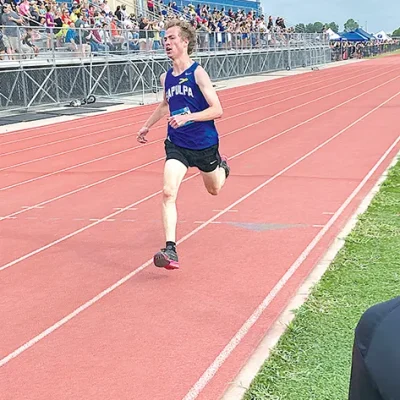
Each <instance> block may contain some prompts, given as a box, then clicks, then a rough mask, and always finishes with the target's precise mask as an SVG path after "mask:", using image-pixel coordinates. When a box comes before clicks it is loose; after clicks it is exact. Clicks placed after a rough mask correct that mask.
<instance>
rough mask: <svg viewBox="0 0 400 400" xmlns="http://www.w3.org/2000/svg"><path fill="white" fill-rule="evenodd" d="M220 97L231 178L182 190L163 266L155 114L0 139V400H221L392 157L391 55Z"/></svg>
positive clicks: (160, 133) (396, 65)
mask: <svg viewBox="0 0 400 400" xmlns="http://www.w3.org/2000/svg"><path fill="white" fill-rule="evenodd" d="M279 92H284V93H282V94H281V95H280V94H279ZM271 94H272V96H271ZM221 98H222V102H223V105H224V108H225V110H226V111H225V114H224V117H223V119H221V120H220V121H218V128H219V130H220V133H221V137H222V138H221V149H222V151H223V152H224V153H226V154H228V155H229V157H230V159H231V161H230V163H231V166H232V175H231V176H230V178H229V180H228V181H227V184H226V187H225V188H224V189H223V191H222V193H221V195H220V196H218V197H212V196H209V195H208V194H207V193H206V191H205V190H204V189H203V187H202V183H201V179H200V178H199V176H198V174H197V173H196V171H195V170H193V171H191V172H190V174H189V175H188V177H187V179H186V180H185V183H184V184H183V185H182V188H181V191H180V197H179V203H178V208H179V237H180V238H181V241H180V244H179V253H180V257H181V265H182V270H180V271H175V272H168V271H164V270H158V269H156V268H154V267H153V266H152V264H151V258H152V255H153V253H154V252H155V251H157V249H158V248H159V247H160V246H161V245H162V244H163V234H162V226H161V220H160V200H161V199H160V191H159V190H160V188H161V181H162V166H163V146H162V140H163V137H164V135H165V124H164V122H163V123H162V124H159V125H158V128H156V129H154V130H153V131H152V133H151V139H152V143H149V144H148V145H146V146H137V144H136V143H135V137H136V135H135V132H136V130H137V128H138V127H139V126H140V122H138V121H142V120H144V119H146V117H147V116H148V115H149V113H150V112H151V111H152V109H153V108H154V106H152V107H141V108H138V109H134V110H128V111H121V112H117V113H110V114H107V115H102V116H97V117H90V118H84V119H80V120H78V121H72V122H68V123H62V124H56V125H50V126H45V127H42V128H40V129H36V128H35V129H29V130H25V131H18V132H15V133H12V134H7V135H2V136H0V143H2V145H1V153H2V154H0V160H1V165H0V177H1V180H0V181H1V184H0V185H1V187H0V234H1V241H0V276H1V279H0V293H1V297H0V315H1V323H0V335H1V338H2V340H1V342H0V368H1V369H0V380H1V381H0V387H1V388H2V396H3V397H2V398H4V399H13V400H19V399H28V398H29V399H40V400H42V399H50V398H51V399H53V398H54V399H72V398H79V399H85V400H86V399H96V400H98V399H121V400H122V399H132V398H134V399H146V400H147V399H163V400H168V399H171V400H175V399H185V400H189V399H195V398H199V399H218V398H219V397H220V396H221V395H222V393H223V392H224V390H225V389H226V388H227V386H228V383H229V382H231V381H232V379H234V377H235V376H236V374H237V373H238V371H239V370H240V368H241V367H242V366H243V364H244V363H245V362H246V360H247V359H248V357H249V356H250V355H251V353H252V351H253V350H254V348H255V347H256V346H257V344H258V343H259V341H260V340H261V339H262V337H263V335H264V334H265V332H266V331H267V330H268V328H269V327H270V326H271V325H272V324H273V322H274V321H275V320H276V318H277V317H278V316H279V313H280V312H281V311H282V309H283V308H284V307H285V305H286V304H287V303H288V301H289V300H290V298H291V296H293V294H294V293H295V291H296V290H297V289H298V287H299V286H300V285H301V283H302V282H303V280H304V279H305V278H306V277H307V276H308V274H309V272H310V271H311V270H312V268H313V267H314V266H315V265H316V263H317V262H318V260H319V259H320V258H321V257H322V256H323V255H324V253H325V252H326V249H327V248H328V246H329V244H330V243H331V242H332V241H333V239H334V238H335V237H336V235H337V234H338V232H339V231H340V229H341V228H342V227H343V225H344V224H345V222H346V221H347V220H348V219H349V217H350V216H351V215H352V213H353V212H354V210H355V209H356V207H357V206H358V205H359V204H360V202H361V201H362V199H363V198H364V197H365V195H366V194H367V193H368V191H369V190H370V189H371V188H372V186H373V184H374V183H375V182H376V180H377V179H378V178H379V176H380V175H381V173H382V172H383V170H384V169H385V168H386V167H387V166H388V164H389V163H390V161H391V160H392V159H393V157H394V156H395V154H397V153H398V151H399V148H400V146H399V141H400V137H399V134H398V132H397V130H396V123H395V120H396V109H397V107H399V106H400V58H399V57H390V58H384V59H379V60H374V61H368V62H363V63H359V64H353V65H347V66H344V67H338V68H333V69H327V70H323V71H318V73H309V74H305V75H298V76H296V77H291V78H285V79H279V80H276V81H270V82H266V83H260V84H256V85H250V86H246V87H244V88H243V87H242V88H236V89H230V90H225V91H222V92H221ZM83 135H86V136H83ZM123 136H124V137H123ZM107 140H110V141H108V142H106V141H107ZM55 142H57V143H55ZM100 142H104V143H100ZM82 147H84V148H82Z"/></svg>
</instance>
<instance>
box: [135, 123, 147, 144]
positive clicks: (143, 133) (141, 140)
mask: <svg viewBox="0 0 400 400" xmlns="http://www.w3.org/2000/svg"><path fill="white" fill-rule="evenodd" d="M148 133H149V128H147V126H144V127H143V128H142V129H140V131H139V133H138V135H137V141H138V142H139V143H146V142H147V139H146V135H147V134H148Z"/></svg>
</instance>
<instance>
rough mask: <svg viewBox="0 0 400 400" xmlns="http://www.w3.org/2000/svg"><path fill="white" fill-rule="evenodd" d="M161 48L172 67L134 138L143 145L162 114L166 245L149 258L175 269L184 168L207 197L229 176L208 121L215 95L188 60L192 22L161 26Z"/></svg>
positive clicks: (216, 111) (214, 113)
mask: <svg viewBox="0 0 400 400" xmlns="http://www.w3.org/2000/svg"><path fill="white" fill-rule="evenodd" d="M164 40H165V50H166V53H167V56H168V57H169V58H170V59H171V60H172V63H173V66H172V68H171V69H170V70H169V71H168V72H167V73H164V74H162V76H161V84H162V86H163V88H164V99H163V101H162V102H161V103H160V104H159V106H158V107H157V108H156V110H155V111H154V112H153V114H152V115H151V116H150V118H149V119H148V120H147V122H146V123H145V125H144V126H143V127H142V128H141V129H140V131H139V134H138V137H137V139H138V141H139V142H140V143H146V142H147V139H146V135H147V133H148V132H149V129H150V127H151V126H152V125H154V124H155V123H156V122H157V121H159V120H160V119H161V118H162V117H163V116H164V115H166V114H167V113H168V111H169V112H170V116H169V118H168V134H167V138H166V140H165V142H164V143H165V152H166V162H165V166H164V186H163V206H162V216H163V224H164V232H165V239H166V246H165V248H162V249H161V251H159V252H158V253H157V254H156V255H155V256H154V264H155V265H156V266H157V267H161V268H166V269H178V268H179V261H178V254H177V251H176V224H177V210H176V198H177V194H178V190H179V187H180V184H181V182H182V180H183V178H184V176H185V174H186V172H187V170H188V168H190V167H197V168H198V169H199V170H200V173H201V175H202V177H203V182H204V185H205V187H206V189H207V190H208V192H209V193H210V194H212V195H217V194H218V193H219V191H220V189H221V188H222V186H223V185H224V183H225V179H226V178H227V177H228V176H229V171H230V169H229V166H228V164H227V158H226V157H223V156H221V155H220V154H219V150H218V149H219V137H218V132H217V130H216V127H215V124H214V119H216V118H220V117H221V115H222V107H221V104H220V102H219V99H218V95H217V93H216V91H215V89H214V87H213V85H212V83H211V80H210V77H209V76H208V74H207V72H206V71H205V70H204V69H203V68H202V67H201V66H200V65H199V64H197V63H196V62H194V61H193V60H192V59H191V58H190V54H191V53H192V51H193V49H194V45H195V41H196V34H195V32H194V29H193V28H192V26H191V25H190V24H189V23H187V22H184V21H180V20H172V21H169V22H168V23H167V25H166V34H165V37H164Z"/></svg>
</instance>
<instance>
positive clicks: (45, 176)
mask: <svg viewBox="0 0 400 400" xmlns="http://www.w3.org/2000/svg"><path fill="white" fill-rule="evenodd" d="M394 70H396V69H394ZM394 70H393V71H394ZM393 71H390V72H385V73H382V74H379V75H374V77H373V78H368V79H365V80H363V81H359V82H357V83H355V84H353V85H350V86H346V87H345V88H343V89H339V90H336V91H334V92H331V93H329V94H327V95H324V96H321V97H318V98H316V99H314V100H310V101H308V102H305V103H302V104H300V105H297V106H295V107H292V108H289V109H287V110H284V111H282V112H279V113H277V114H273V115H271V116H269V117H266V118H264V119H262V120H258V121H257V122H255V123H252V124H248V125H245V126H244V127H242V128H239V129H236V130H234V131H231V132H229V133H226V134H224V135H221V138H222V137H225V136H228V135H231V134H233V133H235V132H238V131H241V130H243V129H246V128H247V127H249V126H254V125H257V124H260V123H262V122H265V121H268V120H270V119H273V118H275V117H279V116H281V115H283V114H286V113H288V112H291V111H293V110H296V109H298V108H302V107H304V106H306V105H308V104H311V103H315V102H317V101H319V100H322V99H324V98H326V97H330V96H333V95H334V94H337V93H339V92H343V91H347V90H348V89H350V88H352V87H354V86H359V85H361V84H362V83H365V82H367V81H370V80H376V78H377V77H379V76H382V75H387V74H388V73H391V72H393ZM397 78H398V76H396V77H395V78H393V79H390V80H389V81H387V82H384V83H383V84H381V85H379V86H376V87H374V88H372V89H370V90H368V91H366V92H363V93H361V94H360V95H357V96H356V97H353V98H351V99H349V100H347V101H345V102H343V103H341V104H339V105H337V106H335V107H333V108H331V109H329V110H327V112H329V111H332V110H335V109H336V108H338V107H341V106H343V105H344V104H347V103H348V102H349V101H353V100H355V99H357V98H359V97H361V96H364V95H365V94H367V93H369V92H370V91H373V90H375V89H377V88H380V87H381V86H384V85H386V84H388V83H390V82H392V81H393V80H395V79H397ZM286 100H287V99H286ZM261 108H264V106H263V107H261ZM251 111H255V109H253V110H251ZM248 112H249V111H248V110H247V111H246V112H245V113H242V114H247V113H248ZM239 115H241V114H237V115H235V116H234V117H235V118H236V117H237V116H239ZM318 115H323V113H322V114H318ZM163 140H165V139H164V138H162V139H156V140H154V141H152V142H149V143H147V146H149V145H152V144H155V143H158V142H161V141H163ZM138 147H140V146H136V147H133V148H131V149H126V150H122V151H120V152H117V153H113V154H109V155H106V156H103V157H99V158H95V159H93V160H89V161H86V162H83V163H80V164H76V165H72V166H70V167H67V168H63V169H60V170H57V171H53V172H49V173H47V174H44V175H40V176H37V177H35V178H31V179H27V180H25V181H21V182H17V183H14V184H12V185H9V186H5V187H2V188H0V191H5V190H9V189H12V188H14V187H17V186H21V185H24V184H27V183H31V182H35V181H38V180H40V179H44V178H48V177H49V176H53V175H57V174H59V173H61V172H66V171H69V170H72V169H75V168H78V167H81V166H84V165H88V164H91V163H93V162H97V161H100V160H104V159H106V158H110V157H114V156H116V155H120V154H122V153H125V152H128V151H131V150H135V149H137V148H138Z"/></svg>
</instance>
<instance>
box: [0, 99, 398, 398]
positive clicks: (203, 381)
mask: <svg viewBox="0 0 400 400" xmlns="http://www.w3.org/2000/svg"><path fill="white" fill-rule="evenodd" d="M399 94H400V92H398V93H396V94H395V95H394V96H392V97H390V98H389V99H388V100H386V101H384V102H383V103H381V104H380V105H379V106H377V107H375V108H374V109H373V110H371V111H369V112H368V113H366V114H364V115H363V116H362V117H360V118H359V119H357V120H356V121H354V122H353V123H351V124H350V125H348V126H347V127H346V128H344V129H342V130H341V131H340V132H338V133H336V134H335V135H333V136H331V137H330V138H329V139H328V140H326V141H324V142H323V143H321V144H320V145H318V146H317V147H315V148H314V149H313V150H311V151H310V152H308V153H306V154H305V155H303V156H302V157H300V158H298V159H297V160H296V161H294V162H293V163H291V164H290V165H288V166H287V167H285V168H284V169H282V170H281V171H280V172H278V173H277V174H275V175H273V176H272V177H271V178H269V179H268V180H266V181H264V182H263V183H262V184H260V185H259V186H257V187H256V188H254V189H253V190H251V191H250V192H248V193H247V194H246V195H244V196H242V197H241V198H240V199H238V200H236V201H235V202H234V203H232V204H231V205H229V206H228V207H226V208H225V209H224V210H222V211H221V212H219V213H218V214H215V215H214V216H213V217H212V218H210V219H208V220H207V221H206V222H204V223H203V224H202V225H200V226H198V227H197V228H195V229H193V230H192V231H191V232H190V233H188V234H187V235H186V236H184V237H182V238H181V239H180V240H179V241H178V242H177V243H178V244H180V243H183V242H185V241H186V240H188V239H189V238H190V237H192V236H193V235H195V234H196V233H197V232H199V231H200V230H202V229H204V228H205V227H206V226H208V225H209V224H210V223H212V222H213V221H215V220H216V219H217V218H219V217H220V216H221V215H223V214H225V213H226V212H227V211H228V210H231V209H233V208H234V207H236V206H237V205H238V204H240V203H242V202H243V201H244V200H246V199H247V198H248V197H250V196H252V195H253V194H254V193H257V192H258V191H259V190H261V189H262V188H263V187H265V186H266V185H268V184H269V183H271V182H272V181H274V180H275V179H276V178H278V177H279V176H281V175H283V174H284V173H285V172H287V171H289V170H290V169H291V168H293V167H294V166H296V165H297V164H299V163H300V162H302V161H303V160H305V159H307V158H308V157H309V156H311V155H313V154H314V153H315V152H317V151H318V150H319V149H321V148H323V147H324V146H326V145H327V144H328V143H330V142H331V141H333V140H334V139H336V138H337V137H338V136H340V135H342V134H343V133H344V132H346V131H347V130H348V129H350V128H351V127H353V126H354V125H356V124H357V123H358V122H360V121H362V120H364V119H365V118H366V117H368V116H369V115H371V114H372V113H373V112H374V111H376V110H378V109H379V108H381V107H382V106H384V105H385V104H387V103H388V102H389V101H391V100H392V99H394V98H395V97H396V96H398V95H399ZM399 141H400V136H399V137H398V138H397V139H396V140H395V141H394V143H393V144H392V145H391V146H390V148H389V149H388V150H387V151H386V152H385V153H384V155H383V156H382V157H381V158H380V160H379V161H378V162H377V163H376V164H375V166H374V167H373V168H372V169H371V171H370V172H369V173H368V174H367V176H366V177H365V178H364V179H363V181H362V182H361V183H360V184H359V185H358V186H357V188H356V189H355V190H354V191H353V193H352V194H351V195H350V196H349V197H348V199H347V200H346V201H345V202H344V203H343V205H342V206H341V207H340V208H339V210H338V211H337V212H336V214H335V215H334V216H333V217H332V218H331V219H330V220H329V222H328V223H327V225H326V226H325V228H324V229H322V230H321V231H320V232H319V233H318V235H317V236H316V237H315V238H314V240H313V241H312V242H311V243H310V244H309V245H308V247H307V248H306V249H305V250H304V252H303V253H302V254H301V255H300V257H299V258H298V259H297V261H296V262H295V263H294V264H293V265H292V267H291V268H290V269H289V270H288V271H287V272H286V274H285V275H284V276H283V277H282V278H281V280H280V281H279V282H278V284H277V285H276V286H275V287H274V289H273V290H272V291H271V292H270V294H268V296H267V297H266V298H265V299H264V301H263V302H262V303H261V304H260V306H259V307H258V308H257V309H256V310H255V311H254V313H253V314H252V316H251V317H250V318H249V319H248V320H247V321H246V322H245V324H244V325H243V326H242V328H241V329H240V330H239V331H238V333H237V334H236V335H235V336H234V337H233V338H232V339H231V341H230V342H229V343H228V345H227V346H226V347H225V348H224V350H223V351H222V352H221V353H220V355H219V356H218V357H217V358H216V359H215V360H214V362H213V363H212V364H211V365H210V367H209V368H208V369H207V370H206V371H205V372H204V374H203V375H202V376H201V378H200V379H199V380H198V381H197V382H196V384H195V385H194V386H193V387H192V389H191V390H190V391H189V393H188V394H187V395H186V396H185V398H184V399H183V400H192V399H195V398H196V397H197V396H198V395H199V393H200V392H201V391H202V390H203V388H204V387H205V386H206V385H207V383H208V382H209V381H210V380H211V379H212V377H213V376H214V375H215V373H216V372H217V371H218V369H219V368H220V367H221V366H222V364H223V363H224V362H225V360H226V359H227V358H228V356H229V355H230V354H231V353H232V351H233V350H234V349H235V348H236V346H237V345H238V344H239V343H240V341H241V340H242V339H243V337H244V336H245V335H246V334H247V332H248V331H249V329H250V328H251V327H252V326H253V325H254V323H255V322H256V321H257V320H258V318H259V317H260V316H261V314H262V312H263V311H264V310H265V308H266V307H267V306H268V304H269V303H270V302H271V301H272V299H273V298H274V297H275V296H276V295H277V294H278V293H279V291H280V290H281V288H282V287H283V286H284V285H285V284H286V282H287V281H288V280H289V278H290V277H291V276H292V275H293V274H294V272H295V271H296V270H297V269H298V267H299V266H300V265H301V264H302V262H303V261H304V260H305V259H306V257H307V256H308V254H309V253H310V252H311V250H312V249H313V248H314V247H315V246H316V245H317V243H318V242H319V240H320V239H321V238H322V237H323V235H324V234H325V233H326V232H327V230H328V229H329V227H330V226H331V225H332V224H333V223H334V222H335V221H336V219H337V218H338V217H339V216H340V215H341V214H342V212H343V210H344V209H345V208H346V207H347V205H348V204H349V203H350V202H351V200H352V199H353V198H354V197H355V196H356V195H357V193H358V192H359V191H360V190H361V189H362V187H363V186H364V185H365V183H366V182H367V181H368V179H369V178H370V177H371V176H372V175H373V173H374V172H375V171H376V170H377V169H378V167H379V166H380V164H381V163H382V162H383V161H384V160H385V158H386V157H387V156H388V154H389V153H390V152H391V151H392V150H393V149H394V147H395V146H396V145H397V143H399ZM194 176H195V175H192V176H190V177H189V178H188V179H191V178H193V177H194ZM160 192H161V191H160ZM160 192H157V194H158V193H160ZM151 196H153V195H151ZM134 205H135V204H131V205H130V206H128V207H127V208H129V207H133V206H134ZM119 213H120V212H119V211H117V212H116V213H114V215H117V214H119ZM108 217H111V215H110V216H108ZM94 225H97V223H93V224H91V225H89V227H90V226H94ZM86 229H87V227H85V228H84V229H82V230H79V231H75V232H73V233H72V234H70V235H67V236H64V237H63V238H61V239H59V240H57V241H55V242H52V243H50V244H49V245H47V246H44V247H42V248H41V249H38V250H36V251H35V252H32V253H29V255H26V256H24V257H22V258H21V259H19V260H22V259H26V258H28V257H30V256H31V255H34V254H37V253H38V252H40V251H42V250H45V249H46V248H49V247H51V246H53V245H54V244H57V243H59V242H61V241H63V240H66V239H67V238H69V237H72V236H74V235H75V234H77V233H79V232H80V231H83V230H86ZM15 261H17V260H15ZM17 262H19V261H17ZM152 262H153V259H152V258H151V259H150V260H148V261H146V262H145V263H144V264H142V265H141V266H140V267H138V268H136V269H135V270H134V271H132V272H130V273H129V274H128V275H125V276H124V277H123V278H121V279H120V280H119V281H117V282H116V283H114V284H113V285H111V286H109V287H108V288H107V289H105V290H103V291H102V292H100V293H99V294H98V295H96V296H95V297H93V298H92V299H90V300H89V301H87V302H86V303H84V304H82V305H81V306H80V307H78V308H76V309H75V310H74V311H73V312H71V313H70V314H68V315H67V316H65V317H64V318H62V319H61V320H59V321H58V322H56V323H55V324H53V325H52V326H50V327H49V328H47V329H46V330H44V331H43V332H41V333H40V334H39V335H37V336H35V337H34V338H32V339H31V340H29V341H27V342H26V343H24V344H23V345H22V346H20V347H18V348H17V349H16V350H14V351H13V352H11V353H10V354H8V355H7V356H6V357H4V358H2V359H1V360H0V367H2V366H4V365H5V364H7V363H8V362H9V361H10V360H12V359H13V358H15V357H17V356H18V355H20V354H21V353H23V352H24V351H26V350H27V349H29V348H30V347H32V346H33V345H34V344H36V343H37V342H39V341H40V340H42V339H44V338H45V337H46V336H48V335H50V334H51V333H52V332H54V331H55V330H56V329H58V328H60V327H61V326H63V325H65V324H66V323H67V322H68V321H70V320H71V319H72V318H74V317H76V316H77V315H79V314H80V313H81V312H83V311H84V310H86V309H87V308H89V307H90V306H92V305H93V304H95V303H96V302H98V301H99V300H100V299H102V298H103V297H104V296H106V295H107V294H109V293H111V292H112V291H114V290H115V289H117V288H118V287H120V286H121V285H122V284H124V283H125V282H126V281H128V280H129V279H131V278H132V277H133V276H135V275H137V274H138V273H139V272H140V271H142V270H143V269H145V268H146V267H147V266H149V265H150V264H151V263H152ZM13 263H15V262H13ZM1 269H3V268H0V270H1Z"/></svg>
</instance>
